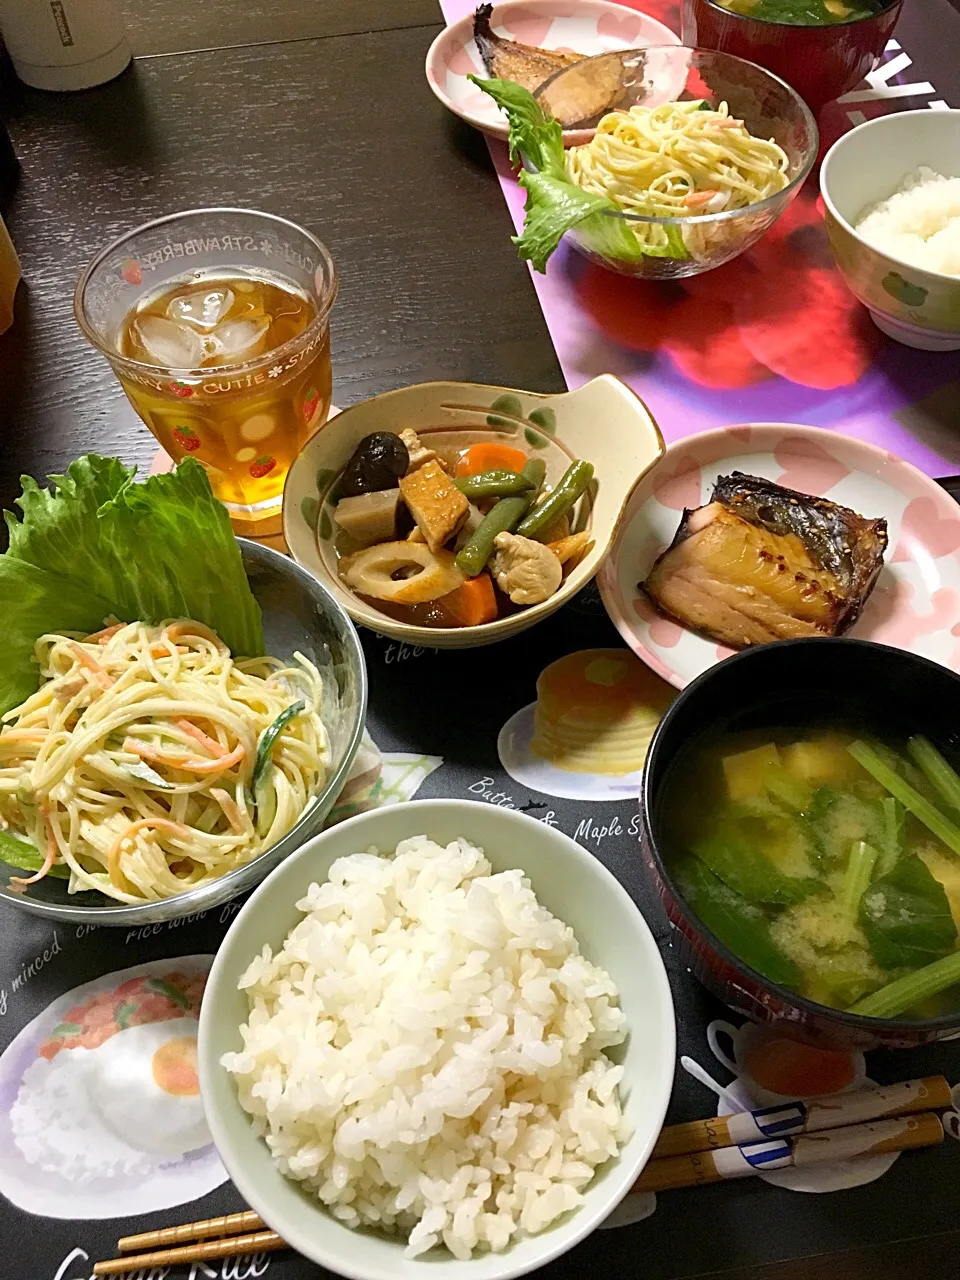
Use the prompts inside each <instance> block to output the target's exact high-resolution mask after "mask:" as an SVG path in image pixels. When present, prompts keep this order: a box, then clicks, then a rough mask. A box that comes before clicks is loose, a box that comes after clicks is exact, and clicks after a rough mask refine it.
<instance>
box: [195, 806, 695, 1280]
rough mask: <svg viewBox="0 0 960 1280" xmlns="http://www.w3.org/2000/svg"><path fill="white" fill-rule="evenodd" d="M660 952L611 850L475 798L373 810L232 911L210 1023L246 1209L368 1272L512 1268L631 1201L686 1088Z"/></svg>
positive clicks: (216, 1097) (322, 840)
mask: <svg viewBox="0 0 960 1280" xmlns="http://www.w3.org/2000/svg"><path fill="white" fill-rule="evenodd" d="M674 1057H675V1026H674V1015H673V1003H672V999H671V995H670V988H669V984H668V982H667V977H666V973H665V970H664V967H663V962H662V960H661V958H660V953H659V951H658V948H657V944H656V942H655V941H654V939H653V936H652V934H651V933H650V930H649V928H648V927H647V925H646V923H645V921H644V919H643V916H642V915H641V914H640V912H639V910H638V909H637V907H636V906H635V905H634V903H633V901H632V899H631V898H630V896H629V895H628V893H627V892H626V890H625V889H624V888H623V887H622V886H621V885H620V883H619V882H618V881H617V880H616V879H615V878H614V876H613V875H612V874H611V873H610V872H609V871H607V869H606V868H605V867H604V866H603V864H602V863H600V862H599V861H598V860H597V859H596V858H595V857H593V855H592V854H590V853H588V852H587V851H586V850H585V849H584V848H582V847H581V846H580V845H578V844H577V843H576V842H575V841H573V840H571V839H570V838H569V837H568V836H566V835H564V834H563V833H562V832H561V831H559V830H557V829H556V828H554V827H551V826H548V825H547V824H545V823H542V822H538V821H536V820H535V819H533V818H529V817H527V816H525V815H524V814H520V813H517V812H514V811H511V810H508V809H503V808H500V807H498V806H494V805H485V804H481V803H478V802H474V801H468V800H423V801H415V802H413V803H410V804H403V805H397V806H394V807H390V808H383V809H376V810H373V811H371V812H369V813H364V814H361V815H360V816H359V817H356V818H353V819H351V820H349V821H347V822H344V823H341V824H340V825H338V826H336V827H333V828H331V829H330V830H328V831H325V832H323V833H322V834H321V835H319V836H317V837H315V838H314V839H313V840H310V841H309V842H308V843H306V844H305V845H304V846H303V847H302V848H301V849H299V850H298V851H297V852H296V853H294V854H293V855H292V856H291V857H289V858H288V859H287V860H286V861H285V862H284V863H283V864H282V865H281V866H279V867H278V868H277V870H276V871H275V872H273V874H272V875H270V876H269V877H268V878H267V880H265V881H264V883H263V884H262V885H261V886H260V887H259V889H257V891H256V892H255V893H254V894H253V895H252V897H251V898H250V899H249V901H248V902H247V903H246V905H245V906H244V907H243V908H242V910H241V911H240V912H239V914H238V915H237V917H236V919H235V920H234V922H233V924H232V926H231V928H230V930H229V932H228V933H227V936H226V938H225V940H224V942H223V944H222V945H221V947H220V949H219V951H218V952H217V956H216V959H215V961H214V964H213V968H212V970H211V972H210V977H209V979H208V982H207V986H206V992H205V995H204V1000H203V1006H202V1009H201V1014H200V1032H199V1048H198V1059H199V1067H200V1080H201V1090H202V1095H203V1100H204V1106H205V1110H206V1115H207V1120H208V1123H209V1125H210V1130H211V1132H212V1134H213V1139H214V1141H215V1143H216V1145H217V1148H218V1150H219V1152H220V1155H221V1157H222V1159H223V1162H224V1165H225V1166H226V1168H227V1171H228V1172H229V1174H230V1176H231V1178H232V1179H233V1181H234V1183H235V1184H236V1186H237V1187H238V1189H239V1191H240V1193H241V1195H243V1196H244V1198H245V1199H246V1201H247V1203H248V1204H249V1205H250V1207H251V1208H252V1209H254V1210H256V1212H257V1213H259V1214H260V1216H261V1217H262V1218H263V1219H264V1221H265V1222H266V1223H267V1224H268V1225H269V1226H270V1227H271V1228H272V1229H273V1230H274V1231H276V1232H278V1233H279V1234H280V1235H281V1236H282V1237H283V1239H284V1240H286V1241H287V1242H288V1243H289V1244H290V1245H291V1247H292V1248H294V1249H296V1250H298V1251H299V1252H300V1253H302V1254H303V1255H304V1256H305V1257H307V1258H309V1259H311V1260H312V1261H313V1262H316V1263H318V1264H320V1265H321V1266H323V1267H326V1268H328V1269H329V1270H330V1271H333V1272H336V1273H337V1274H339V1275H342V1276H348V1277H352V1278H353V1280H422V1278H423V1277H426V1276H427V1275H428V1274H429V1275H432V1276H436V1275H437V1274H438V1271H437V1268H438V1267H440V1268H442V1270H443V1271H444V1273H445V1274H446V1273H450V1274H453V1275H455V1276H461V1277H463V1278H464V1280H466V1277H471V1278H476V1280H507V1278H508V1277H511V1276H519V1275H523V1274H525V1273H527V1272H529V1271H533V1270H535V1269H536V1268H537V1267H540V1266H543V1265H544V1264H545V1263H547V1262H549V1261H551V1260H552V1259H553V1258H556V1257H558V1256H559V1255H560V1254H562V1253H565V1252H566V1251H567V1250H568V1249H570V1248H572V1247H573V1246H574V1245H575V1244H576V1243H577V1242H578V1241H580V1240H582V1239H583V1238H584V1237H585V1236H586V1235H588V1234H589V1233H590V1232H591V1231H593V1230H594V1229H595V1228H596V1227H598V1226H599V1225H600V1224H602V1223H603V1221H604V1220H605V1219H606V1218H607V1217H608V1216H609V1215H610V1214H611V1213H612V1211H613V1210H614V1209H615V1208H616V1207H617V1205H618V1204H619V1203H620V1201H621V1200H622V1199H623V1198H624V1196H626V1195H627V1194H628V1193H629V1191H630V1188H631V1187H632V1185H633V1183H634V1182H635V1180H636V1178H637V1176H638V1175H639V1173H640V1171H641V1170H642V1169H643V1167H644V1165H645V1164H646V1162H647V1159H648V1158H649V1155H650V1151H651V1149H652V1147H653V1144H654V1142H655V1141H656V1138H657V1136H658V1134H659V1132H660V1128H661V1125H662V1123H663V1118H664V1114H665V1112H666V1107H667V1102H668V1100H669V1096H670V1090H671V1088H672V1085H673V1072H674Z"/></svg>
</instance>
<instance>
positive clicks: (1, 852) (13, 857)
mask: <svg viewBox="0 0 960 1280" xmlns="http://www.w3.org/2000/svg"><path fill="white" fill-rule="evenodd" d="M0 862H3V863H5V864H6V866H8V867H15V868H16V869H17V871H39V870H40V868H41V867H42V866H43V863H44V855H43V854H42V853H41V852H40V851H39V849H37V848H36V847H35V846H34V845H32V844H27V842H26V841H25V840H17V839H16V837H15V836H12V835H10V834H9V833H8V832H6V831H0ZM47 874H48V875H51V876H57V877H58V878H59V879H61V880H69V879H70V868H69V867H65V866H64V865H63V863H59V864H58V865H56V866H52V867H51V868H50V870H49V872H48V873H47Z"/></svg>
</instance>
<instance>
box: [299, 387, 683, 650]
mask: <svg viewBox="0 0 960 1280" xmlns="http://www.w3.org/2000/svg"><path fill="white" fill-rule="evenodd" d="M371 437H375V440H374V441H373V444H370V443H369V442H370V438H371ZM663 450H664V444H663V438H662V436H661V435H660V431H659V429H658V427H657V424H656V423H655V422H654V420H653V418H652V416H651V415H650V413H649V411H648V409H647V407H646V405H644V403H643V402H642V401H641V400H640V399H639V398H638V397H637V396H636V395H635V394H634V392H633V391H631V390H630V388H629V387H627V386H625V385H624V383H622V382H620V381H619V379H617V378H615V377H612V376H610V375H608V374H605V375H603V376H602V377H599V378H595V379H593V381H591V382H588V383H587V384H586V385H585V386H583V387H580V388H578V389H577V390H576V391H569V392H565V393H563V394H561V395H541V394H539V393H537V392H532V391H516V390H512V389H509V388H506V387H495V386H483V385H480V384H478V383H468V382H427V383H420V384H418V385H416V386H411V387H403V388H400V389H399V390H396V391H388V392H385V393H384V394H382V395H379V396H375V397H373V399H371V400H365V401H363V402H362V403H360V404H356V405H353V406H352V407H351V408H349V409H345V410H344V411H343V412H342V413H340V414H339V415H338V416H337V417H335V418H333V419H332V420H331V421H330V422H328V423H327V425H326V426H325V427H323V429H322V430H320V431H318V432H317V434H316V435H314V436H313V437H312V438H311V439H310V440H309V441H308V442H307V444H306V445H305V446H304V448H303V449H302V451H301V452H300V454H299V456H298V457H297V458H296V460H295V461H294V463H293V466H292V467H291V469H290V475H289V477H288V479H287V484H286V488H285V490H284V498H283V528H284V536H285V538H286V542H287V546H288V547H289V549H290V553H291V554H292V555H293V557H294V559H295V560H296V561H297V563H298V564H300V565H302V566H303V567H304V568H306V569H308V570H309V571H310V572H311V573H313V574H314V576H315V577H316V578H318V579H319V581H320V582H321V583H323V585H324V586H326V587H327V588H328V589H329V590H330V591H331V592H332V593H333V595H334V597H335V598H336V599H337V600H338V601H339V602H340V603H341V604H342V605H343V607H344V608H345V609H346V611H347V613H348V614H349V615H350V616H351V617H352V618H353V619H354V621H355V622H357V623H361V624H362V625H364V626H367V627H370V628H371V629H372V630H373V631H376V632H378V633H379V634H381V635H385V636H390V637H391V638H393V639H396V640H402V641H405V642H406V643H408V644H412V645H424V646H429V647H432V648H449V649H462V648H472V647H474V646H477V645H484V644H492V643H493V642H495V641H497V640H504V639H506V638H507V637H508V636H512V635H516V634H518V633H519V632H521V631H525V630H526V629H527V628H528V627H532V626H534V625H535V624H536V623H537V622H539V621H540V620H541V619H543V618H546V617H548V616H549V615H550V614H552V613H555V612H556V610H557V609H559V608H561V607H562V606H563V605H564V604H566V602H567V601H568V600H570V599H571V598H572V597H573V596H574V595H576V593H577V592H578V591H579V590H580V589H581V588H582V587H584V586H585V585H586V584H587V583H588V582H589V581H590V580H591V579H592V578H593V576H594V575H595V574H596V572H597V570H598V569H599V568H600V566H601V564H602V563H603V561H604V559H605V557H606V555H607V553H608V551H609V549H610V546H611V545H612V542H613V538H614V535H615V534H616V532H617V529H618V528H619V525H620V521H621V518H622V516H623V512H624V509H625V506H626V503H627V499H628V498H629V496H630V494H631V492H632V490H633V487H634V485H635V484H636V483H637V482H638V480H640V479H641V478H642V477H643V476H644V475H646V473H647V472H648V471H649V470H650V468H651V467H653V466H654V465H655V464H656V463H657V462H658V461H659V459H660V457H661V455H662V454H663ZM578 464H581V465H578ZM582 464H589V465H588V466H584V465H582ZM511 477H512V478H511ZM525 482H526V483H525ZM572 493H575V494H576V497H575V500H574V501H573V503H572V505H571V504H570V503H569V502H568V503H567V505H566V509H565V510H563V509H562V508H563V503H562V502H560V498H561V496H562V495H566V496H567V497H568V498H569V497H570V495H571V494H572ZM551 501H552V502H553V506H552V507H550V506H548V505H547V504H549V503H551ZM524 502H526V503H527V507H526V510H523V507H524ZM504 503H506V504H508V505H507V506H502V505H501V504H504ZM345 504H346V505H345ZM466 507H469V510H465V508H466ZM541 507H542V508H543V510H542V513H541V511H540V509H541ZM498 508H499V514H498V515H497V516H496V518H495V519H493V520H491V517H492V513H493V512H494V511H497V509H498ZM555 510H556V511H557V519H556V521H555V522H553V521H551V522H548V521H547V519H546V517H547V515H548V514H552V513H553V512H554V511H555ZM518 512H519V515H518ZM538 513H540V514H538ZM511 515H512V516H513V518H512V519H508V517H509V516H511ZM485 522H486V523H485ZM497 522H500V528H499V534H500V535H505V536H496V535H495V537H496V546H495V548H494V547H493V545H492V543H493V541H494V539H493V538H491V537H490V533H491V529H492V527H493V526H494V525H496V524H497ZM485 534H486V543H487V546H486V547H485V546H484V542H485V537H484V535H485ZM578 535H579V536H578ZM485 552H486V554H484V553H485ZM551 557H555V558H556V560H559V561H560V567H559V575H558V568H557V565H556V564H555V563H554V559H551ZM537 597H539V598H537Z"/></svg>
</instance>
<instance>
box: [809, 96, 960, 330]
mask: <svg viewBox="0 0 960 1280" xmlns="http://www.w3.org/2000/svg"><path fill="white" fill-rule="evenodd" d="M820 190H821V192H822V194H823V199H824V204H825V206H826V222H827V233H828V235H829V237H830V245H831V248H832V249H833V255H834V257H835V258H836V261H837V266H838V267H839V268H840V272H841V274H842V275H843V278H844V280H845V281H846V282H847V284H848V285H849V287H850V288H851V289H852V291H853V292H854V294H856V296H857V297H858V298H859V299H860V301H861V302H862V303H863V304H864V306H866V307H867V308H869V311H870V314H871V316H872V317H873V319H874V322H875V323H876V325H877V326H878V328H880V329H881V330H882V331H883V332H884V333H886V334H888V335H889V336H890V337H891V338H895V339H896V340H897V341H898V342H902V343H904V344H905V345H906V346H910V347H919V348H921V349H922V350H925V351H956V350H960V111H898V112H895V113H893V114H891V115H885V116H879V117H878V118H877V119H876V120H869V121H867V122H866V123H865V124H861V125H858V126H857V128H855V129H852V130H851V131H850V132H849V133H847V134H845V135H844V136H843V137H842V138H840V139H839V140H838V141H837V142H835V143H834V145H833V146H832V147H831V148H830V150H829V151H828V152H827V155H826V157H825V158H824V161H823V164H822V166H821V169H820Z"/></svg>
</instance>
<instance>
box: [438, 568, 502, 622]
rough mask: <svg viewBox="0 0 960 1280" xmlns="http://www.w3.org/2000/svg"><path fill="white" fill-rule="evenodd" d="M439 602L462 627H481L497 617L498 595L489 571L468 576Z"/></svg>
mask: <svg viewBox="0 0 960 1280" xmlns="http://www.w3.org/2000/svg"><path fill="white" fill-rule="evenodd" d="M437 604H439V605H441V606H442V607H443V608H444V609H446V611H447V613H449V614H451V615H452V617H453V618H454V619H455V620H456V623H457V625H458V626H461V627H479V626H480V625H481V623H484V622H494V621H495V620H496V617H497V597H496V595H495V594H494V590H493V581H492V580H491V577H490V575H489V573H480V574H477V576H476V577H475V578H467V580H466V582H465V583H464V584H463V586H462V587H457V589H456V591H451V592H450V594H449V595H446V596H442V597H441V598H440V599H439V600H438V601H437Z"/></svg>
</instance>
